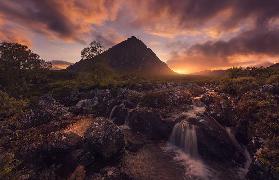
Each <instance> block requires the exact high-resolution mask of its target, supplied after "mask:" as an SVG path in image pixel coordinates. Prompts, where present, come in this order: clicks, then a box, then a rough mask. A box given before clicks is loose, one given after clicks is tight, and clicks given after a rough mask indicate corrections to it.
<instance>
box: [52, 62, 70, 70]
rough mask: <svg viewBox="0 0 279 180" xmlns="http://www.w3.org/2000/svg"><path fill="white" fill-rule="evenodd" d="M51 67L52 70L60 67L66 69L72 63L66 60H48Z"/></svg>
mask: <svg viewBox="0 0 279 180" xmlns="http://www.w3.org/2000/svg"><path fill="white" fill-rule="evenodd" d="M50 63H51V65H52V67H51V69H52V70H61V69H66V68H67V67H69V66H70V65H72V64H73V63H70V62H67V61H63V60H52V61H50Z"/></svg>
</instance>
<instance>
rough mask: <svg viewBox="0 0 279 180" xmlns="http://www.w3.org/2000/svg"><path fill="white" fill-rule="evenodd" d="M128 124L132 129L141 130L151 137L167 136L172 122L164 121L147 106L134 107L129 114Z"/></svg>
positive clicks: (162, 137)
mask: <svg viewBox="0 0 279 180" xmlns="http://www.w3.org/2000/svg"><path fill="white" fill-rule="evenodd" d="M128 124H129V126H130V127H131V129H132V130H133V131H136V132H141V133H143V134H145V135H147V136H148V137H150V138H152V139H166V138H168V137H169V135H170V133H171V130H172V126H173V124H171V123H169V122H167V121H164V120H163V119H162V118H161V116H160V114H159V113H156V112H153V111H152V110H150V109H148V108H136V109H134V110H132V111H131V112H130V114H129V119H128Z"/></svg>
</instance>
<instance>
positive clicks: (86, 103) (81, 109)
mask: <svg viewBox="0 0 279 180" xmlns="http://www.w3.org/2000/svg"><path fill="white" fill-rule="evenodd" d="M97 104H98V99H97V98H93V99H83V100H80V101H79V102H78V103H77V104H76V106H75V107H73V108H72V111H73V112H75V114H93V113H94V110H95V107H96V105H97Z"/></svg>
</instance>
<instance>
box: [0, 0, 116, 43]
mask: <svg viewBox="0 0 279 180" xmlns="http://www.w3.org/2000/svg"><path fill="white" fill-rule="evenodd" d="M116 9H117V4H116V3H115V1H114V0H95V1H89V0H84V1H78V0H67V1H63V0H40V1H37V0H25V1H21V0H13V1H1V2H0V14H2V16H3V17H5V18H7V19H12V20H13V22H16V23H18V24H20V25H22V26H24V27H29V29H30V30H31V31H34V32H38V33H41V34H45V35H48V36H50V37H52V38H57V37H58V38H61V39H65V40H76V41H81V42H82V41H83V40H84V35H86V34H87V33H90V31H91V26H92V25H93V24H101V23H103V22H104V21H105V20H108V19H113V18H114V15H115V13H116Z"/></svg>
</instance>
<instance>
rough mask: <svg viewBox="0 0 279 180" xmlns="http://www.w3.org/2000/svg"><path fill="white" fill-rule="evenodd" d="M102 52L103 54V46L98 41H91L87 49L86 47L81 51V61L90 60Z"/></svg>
mask: <svg viewBox="0 0 279 180" xmlns="http://www.w3.org/2000/svg"><path fill="white" fill-rule="evenodd" d="M102 52H104V47H103V45H102V44H101V43H100V42H98V41H92V42H91V43H90V44H89V47H86V48H84V49H83V50H82V51H81V59H82V60H84V59H92V58H93V57H95V56H97V55H99V54H101V53H102Z"/></svg>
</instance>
